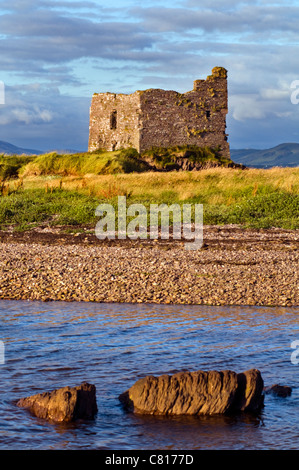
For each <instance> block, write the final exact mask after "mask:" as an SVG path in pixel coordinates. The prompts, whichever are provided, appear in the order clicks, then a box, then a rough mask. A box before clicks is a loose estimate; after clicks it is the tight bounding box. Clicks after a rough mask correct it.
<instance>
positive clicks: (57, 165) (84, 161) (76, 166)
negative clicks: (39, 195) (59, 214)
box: [20, 149, 147, 177]
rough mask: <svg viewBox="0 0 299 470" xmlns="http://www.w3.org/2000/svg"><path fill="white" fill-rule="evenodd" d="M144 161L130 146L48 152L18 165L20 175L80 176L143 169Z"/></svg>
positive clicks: (144, 169) (145, 166)
mask: <svg viewBox="0 0 299 470" xmlns="http://www.w3.org/2000/svg"><path fill="white" fill-rule="evenodd" d="M146 169H147V165H146V164H145V163H144V162H143V161H142V160H140V157H139V154H138V152H137V151H136V150H134V149H127V150H119V151H115V152H106V151H102V152H101V151H97V152H93V153H89V154H88V153H78V154H69V155H59V154H57V153H50V154H46V155H40V156H38V157H36V158H35V159H34V160H33V161H32V162H30V163H29V164H27V165H25V166H23V167H22V169H21V171H20V174H21V175H22V176H23V177H27V176H41V175H62V176H70V175H71V176H84V175H87V174H94V175H100V174H101V175H105V174H116V173H131V172H141V171H146Z"/></svg>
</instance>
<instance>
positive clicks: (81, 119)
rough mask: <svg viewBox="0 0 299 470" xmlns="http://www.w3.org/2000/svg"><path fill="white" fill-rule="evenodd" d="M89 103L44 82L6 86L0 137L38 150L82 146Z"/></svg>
mask: <svg viewBox="0 0 299 470" xmlns="http://www.w3.org/2000/svg"><path fill="white" fill-rule="evenodd" d="M89 104H90V100H89V99H86V98H75V97H72V96H64V95H61V94H60V92H59V90H58V89H54V88H52V87H47V86H45V85H43V86H42V85H40V84H31V85H30V86H22V87H19V86H8V87H6V89H5V104H4V105H2V106H0V140H4V141H8V142H11V143H13V144H15V145H19V146H23V147H27V148H29V147H30V148H35V149H37V150H39V149H41V150H50V149H55V148H61V149H63V148H73V149H78V150H85V149H87V143H88V124H89V122H88V120H89Z"/></svg>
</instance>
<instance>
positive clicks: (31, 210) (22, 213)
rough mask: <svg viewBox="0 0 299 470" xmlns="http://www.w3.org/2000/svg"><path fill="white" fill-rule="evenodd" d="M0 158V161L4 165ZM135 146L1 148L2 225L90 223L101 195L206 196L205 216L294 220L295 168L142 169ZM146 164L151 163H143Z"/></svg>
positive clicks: (143, 198)
mask: <svg viewBox="0 0 299 470" xmlns="http://www.w3.org/2000/svg"><path fill="white" fill-rule="evenodd" d="M1 165H2V166H1ZM144 165H145V164H143V163H142V162H141V161H140V159H139V155H138V154H137V152H136V151H135V150H133V149H130V150H127V151H118V152H97V153H91V154H77V155H63V156H59V155H57V154H49V155H41V156H38V157H18V156H15V157H6V156H0V170H1V171H2V172H3V173H2V176H0V179H1V180H2V181H0V227H1V228H2V229H5V228H7V227H8V226H13V227H14V229H15V230H26V229H29V228H31V227H34V226H35V225H39V224H48V225H50V226H53V225H57V224H59V225H77V226H78V227H79V226H80V225H84V224H86V225H87V224H88V225H89V224H91V225H92V226H94V227H95V225H96V222H97V220H99V219H98V217H96V216H95V209H96V207H97V206H98V205H99V204H100V203H101V202H106V203H107V202H109V203H111V204H112V205H113V206H114V208H115V209H117V196H119V195H125V196H126V198H127V205H130V204H133V203H141V204H144V206H145V207H146V209H147V211H149V208H150V204H161V203H164V204H167V205H169V206H170V205H171V204H174V203H178V204H181V205H182V204H184V203H189V204H196V203H198V204H203V206H204V224H216V225H224V224H239V225H243V226H244V227H255V228H270V227H280V228H284V229H298V228H299V168H272V169H269V170H263V169H259V170H257V169H248V170H240V169H233V168H225V167H219V168H210V169H205V170H201V171H191V172H188V171H184V172H183V171H181V172H177V171H170V172H152V171H145V172H142V171H141V170H144V168H145V167H146V166H144ZM146 169H148V168H147V167H146Z"/></svg>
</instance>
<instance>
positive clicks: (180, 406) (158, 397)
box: [119, 369, 263, 415]
mask: <svg viewBox="0 0 299 470" xmlns="http://www.w3.org/2000/svg"><path fill="white" fill-rule="evenodd" d="M262 391H263V379H262V377H261V374H260V372H259V371H258V370H255V369H252V370H250V371H246V372H243V373H242V374H236V373H235V372H233V371H230V370H224V371H220V372H218V371H208V372H204V371H197V372H180V373H177V374H174V375H172V376H169V375H162V376H160V377H154V376H147V377H145V378H143V379H140V380H138V381H137V382H136V383H135V384H134V385H133V386H132V387H131V388H130V389H129V390H127V391H126V392H124V393H123V394H121V395H120V396H119V400H120V401H121V402H122V403H123V405H124V406H125V408H127V409H128V410H129V411H132V412H134V413H142V414H159V415H180V414H185V415H203V414H204V415H213V414H219V413H221V414H223V413H228V412H231V411H234V412H235V411H256V410H258V409H259V408H261V406H262V405H263V395H262Z"/></svg>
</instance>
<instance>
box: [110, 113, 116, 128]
mask: <svg viewBox="0 0 299 470" xmlns="http://www.w3.org/2000/svg"><path fill="white" fill-rule="evenodd" d="M116 127H117V111H112V113H111V116H110V129H116Z"/></svg>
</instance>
